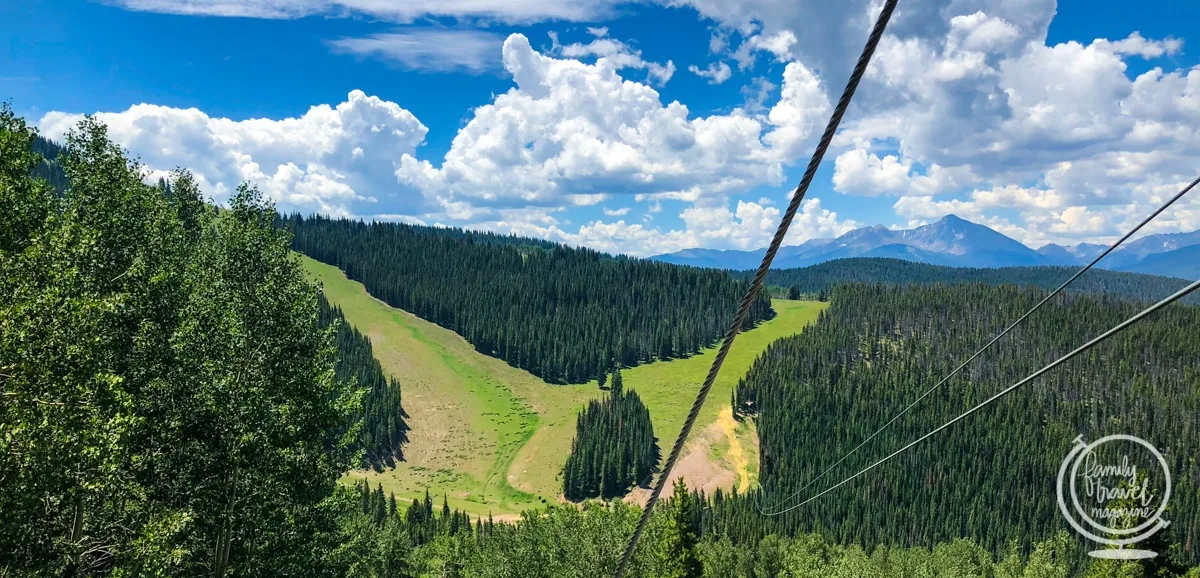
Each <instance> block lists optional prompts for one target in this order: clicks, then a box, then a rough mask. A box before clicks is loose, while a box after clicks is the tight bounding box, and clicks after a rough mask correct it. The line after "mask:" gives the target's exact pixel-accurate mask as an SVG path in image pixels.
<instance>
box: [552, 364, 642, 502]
mask: <svg viewBox="0 0 1200 578" xmlns="http://www.w3.org/2000/svg"><path fill="white" fill-rule="evenodd" d="M659 454H660V452H659V449H658V443H657V440H656V439H655V437H654V426H653V424H651V423H650V411H649V410H647V409H646V406H645V404H643V403H642V399H641V398H640V397H638V394H637V392H636V391H629V392H627V391H625V388H624V385H623V383H622V378H621V372H620V370H617V371H614V372H613V378H612V386H611V389H610V393H609V396H608V397H607V398H605V399H602V400H592V401H591V402H589V403H588V406H587V407H586V408H584V410H583V411H582V412H580V413H579V419H578V420H577V421H576V425H575V440H574V441H573V442H572V443H571V455H570V456H568V457H567V463H566V465H565V466H563V474H562V477H563V495H564V496H566V497H567V499H568V500H582V499H584V498H594V497H602V498H612V497H616V496H621V495H624V494H625V493H626V492H628V491H629V489H630V488H631V487H633V486H634V485H645V484H649V483H650V478H651V476H653V475H654V472H656V471H658V460H659Z"/></svg>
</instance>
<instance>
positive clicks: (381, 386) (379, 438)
mask: <svg viewBox="0 0 1200 578" xmlns="http://www.w3.org/2000/svg"><path fill="white" fill-rule="evenodd" d="M317 304H318V308H319V313H318V316H319V319H320V325H321V327H330V326H333V327H336V328H337V329H336V330H337V335H336V337H335V338H334V339H335V342H336V345H337V352H338V356H337V357H338V360H337V369H336V378H337V379H338V380H341V381H346V382H352V383H355V384H357V386H358V387H359V388H361V389H362V390H363V391H364V393H363V400H362V405H361V406H359V408H358V409H357V410H356V411H355V412H354V415H352V416H351V418H350V421H349V422H348V424H349V426H350V427H357V428H359V432H358V441H357V444H356V446H355V449H359V450H362V455H363V465H364V466H366V465H371V466H376V467H381V466H385V465H387V466H394V465H395V462H396V460H403V459H404V450H403V447H402V446H403V445H404V443H405V442H407V441H408V424H407V423H405V421H404V420H405V418H407V417H408V414H406V413H405V412H404V407H403V406H402V405H401V403H400V398H401V395H400V394H401V392H400V383H399V382H398V381H396V379H395V378H389V377H388V376H386V375H384V373H383V368H382V367H380V365H379V360H377V359H375V353H374V351H373V349H372V348H371V341H370V340H369V339H367V336H366V335H363V334H362V333H360V332H359V331H358V329H356V328H355V327H354V326H353V325H350V324H349V323H347V322H346V318H345V317H344V316H343V315H342V310H341V308H340V307H337V306H336V305H333V306H331V305H330V304H329V301H328V300H326V299H325V294H324V293H318V294H317Z"/></svg>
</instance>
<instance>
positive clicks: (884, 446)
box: [713, 285, 1200, 562]
mask: <svg viewBox="0 0 1200 578" xmlns="http://www.w3.org/2000/svg"><path fill="white" fill-rule="evenodd" d="M1044 294H1045V293H1044V292H1042V291H1037V290H1021V289H1017V288H1014V287H1011V286H1006V287H987V286H981V285H964V286H957V287H940V286H939V287H929V286H915V285H914V286H908V287H883V286H867V285H849V286H841V287H838V288H835V289H834V291H833V292H832V294H831V299H830V300H831V306H830V308H829V309H828V310H826V311H825V312H823V313H822V316H821V318H820V320H819V321H818V322H817V323H816V324H814V325H813V326H810V327H809V328H807V329H805V331H804V332H803V333H802V334H799V335H796V336H793V337H788V338H785V339H781V340H779V341H777V342H775V343H774V344H773V345H772V346H771V347H770V348H769V349H768V350H767V351H766V352H765V353H764V354H763V355H762V356H761V357H760V358H759V359H758V360H757V361H756V362H755V364H754V366H753V367H752V369H751V370H750V372H749V373H748V374H747V375H746V376H745V378H744V379H743V380H742V381H741V383H740V384H739V386H738V388H737V390H736V399H735V400H734V401H735V404H736V408H737V409H738V410H739V412H740V413H742V414H743V415H755V416H756V419H757V423H758V432H759V436H760V438H761V444H762V445H761V480H762V484H763V488H764V493H763V496H762V498H763V502H764V503H766V504H767V505H768V506H770V505H772V504H774V503H775V502H777V501H779V500H781V499H783V498H784V497H785V496H788V495H790V494H792V493H793V492H794V491H796V490H797V489H798V488H800V487H801V486H802V485H803V484H804V483H806V482H807V481H809V480H810V479H812V478H813V477H814V476H816V475H818V474H819V473H820V472H822V471H823V470H824V469H825V468H826V467H828V466H829V465H831V464H832V463H834V461H836V460H837V459H838V458H839V457H841V456H842V455H843V454H844V453H845V452H848V451H849V450H851V449H852V448H853V447H855V446H856V445H858V443H859V442H861V441H862V440H864V439H866V437H867V436H869V435H870V434H871V433H872V432H873V431H875V430H876V429H877V428H878V427H880V426H881V425H883V424H884V423H886V422H887V421H888V420H889V419H890V418H891V416H893V415H894V414H895V413H897V412H899V411H900V410H901V409H902V408H903V407H905V406H907V405H908V404H909V403H911V402H912V401H913V400H915V399H916V398H917V397H918V396H919V395H920V393H921V392H923V391H924V390H926V389H928V388H929V387H931V386H932V385H933V384H934V383H936V382H937V381H938V380H939V379H941V377H942V376H944V375H946V374H948V373H949V372H950V371H951V370H952V369H953V367H954V366H956V365H957V364H958V363H959V362H961V361H962V360H964V359H966V358H967V357H968V356H969V355H970V354H971V353H972V352H973V351H974V350H975V349H977V348H978V347H981V346H982V345H983V344H984V343H986V341H987V340H988V339H990V336H992V335H994V334H996V333H998V332H999V331H1000V330H1001V329H1002V328H1003V326H1004V325H1005V324H1007V323H1009V322H1011V321H1012V320H1013V319H1015V318H1016V317H1018V316H1019V315H1020V314H1021V313H1022V312H1024V311H1025V310H1026V309H1028V308H1029V307H1031V306H1032V305H1033V304H1034V303H1036V302H1037V301H1038V300H1039V299H1040V298H1041V297H1042V296H1043V295H1044ZM1137 310H1138V306H1137V305H1135V304H1133V303H1129V302H1126V301H1119V300H1115V299H1110V298H1104V297H1098V298H1097V297H1070V298H1065V299H1056V300H1055V301H1054V302H1052V303H1051V304H1048V305H1047V306H1046V307H1043V308H1042V309H1041V310H1040V311H1039V312H1038V313H1037V314H1035V315H1034V316H1032V317H1031V318H1030V319H1028V320H1027V322H1026V323H1025V324H1024V325H1023V326H1022V327H1020V328H1018V329H1016V330H1014V332H1013V333H1012V334H1010V336H1008V337H1006V338H1005V339H1004V340H1002V341H1001V342H1000V343H998V344H997V345H996V346H995V348H994V349H992V350H991V351H989V352H988V353H987V354H985V355H984V356H982V357H981V358H980V359H978V360H976V361H975V362H974V363H973V364H972V365H971V366H970V367H969V368H968V369H967V370H964V372H963V373H961V374H960V375H959V376H957V377H956V378H955V379H953V380H951V381H949V382H947V383H946V384H945V385H943V386H942V388H941V389H939V390H938V392H937V393H936V394H934V395H932V396H930V397H929V398H927V399H926V400H924V401H923V402H922V404H921V405H919V406H917V408H915V409H914V410H913V411H912V412H910V413H909V414H908V415H906V416H905V417H903V418H901V419H900V420H898V421H897V422H896V423H895V424H893V426H892V427H891V428H889V429H888V430H887V431H885V432H884V433H883V434H881V435H880V436H879V437H878V438H876V439H875V440H873V441H872V442H871V443H870V444H868V445H867V446H865V447H864V448H863V449H862V450H860V451H859V453H858V454H856V455H854V456H852V457H851V458H850V459H848V460H846V462H845V463H843V464H842V465H841V466H839V468H838V469H836V470H835V471H834V472H832V473H831V474H829V476H828V480H826V481H823V482H822V483H818V484H816V485H815V486H814V489H821V488H824V487H826V486H827V485H828V484H831V483H833V482H835V481H837V480H840V479H841V478H842V477H844V476H847V475H849V474H851V473H853V472H856V471H858V470H859V469H861V468H862V467H864V466H866V465H868V464H869V463H871V462H872V461H874V460H875V459H878V458H880V457H883V456H884V455H886V454H887V453H890V451H892V450H895V449H898V448H899V447H901V446H902V445H903V444H904V443H905V442H907V441H909V440H913V439H916V438H917V437H919V436H920V435H922V434H924V433H925V432H927V431H929V430H931V429H933V428H934V427H936V426H937V425H940V424H942V423H943V422H945V421H946V420H948V419H949V418H951V417H954V416H956V415H958V413H960V412H962V411H964V410H966V409H967V408H969V407H971V406H972V405H974V404H975V403H978V402H980V401H982V400H983V399H986V397H988V396H990V395H992V394H994V393H995V392H997V391H999V390H1001V389H1002V388H1003V387H1005V386H1007V385H1009V384H1011V383H1014V382H1016V381H1018V380H1019V379H1021V378H1023V377H1025V376H1026V375H1028V374H1030V373H1032V372H1033V371H1035V370H1036V369H1038V368H1040V367H1042V366H1043V365H1044V364H1046V363H1048V362H1050V361H1052V360H1054V359H1056V358H1058V357H1059V356H1061V355H1062V354H1065V353H1067V352H1068V351H1070V350H1071V349H1073V348H1074V347H1076V346H1078V345H1080V344H1082V343H1083V342H1084V341H1086V340H1087V339H1089V338H1091V337H1093V336H1096V335H1098V334H1100V333H1102V332H1103V331H1104V330H1106V329H1108V328H1109V327H1111V326H1113V325H1116V324H1117V323H1119V322H1120V321H1122V320H1124V319H1126V318H1128V317H1129V316H1131V315H1133V314H1134V313H1135V312H1136V311H1137ZM1197 327H1200V308H1196V307H1193V306H1184V305H1175V306H1171V307H1169V308H1168V309H1166V310H1164V311H1160V312H1158V313H1157V314H1155V315H1154V316H1152V317H1150V318H1149V319H1146V320H1144V321H1142V322H1141V323H1139V324H1137V325H1134V326H1133V327H1132V328H1130V329H1129V330H1127V331H1125V332H1124V333H1122V334H1119V335H1118V336H1116V337H1114V338H1112V339H1110V340H1109V341H1107V342H1105V343H1103V344H1101V345H1099V346H1097V347H1096V348H1094V349H1092V350H1090V351H1089V352H1088V353H1087V354H1085V355H1083V356H1081V357H1078V358H1076V359H1074V360H1072V361H1070V362H1069V364H1068V365H1066V366H1064V367H1062V368H1060V369H1059V370H1057V371H1055V372H1054V373H1052V374H1050V375H1047V376H1044V377H1043V378H1040V379H1038V380H1036V381H1035V382H1033V383H1030V384H1029V385H1027V386H1025V387H1024V388H1022V389H1020V390H1018V391H1017V392H1014V393H1013V394H1012V395H1010V396H1009V397H1006V398H1004V399H1003V400H1002V401H1000V402H998V403H996V404H994V405H992V406H990V407H988V408H986V409H984V410H983V411H980V412H979V413H976V414H974V415H973V416H971V417H970V418H968V419H967V420H965V421H964V422H962V423H960V424H956V425H955V426H953V427H952V429H950V430H948V431H945V432H943V433H942V434H940V435H938V436H935V437H934V438H931V439H930V440H928V441H927V442H926V443H925V444H924V445H922V446H918V447H917V448H914V449H913V450H911V451H910V452H909V453H908V454H906V455H904V456H902V457H900V458H897V459H896V460H894V461H893V462H889V463H888V464H885V465H884V466H882V467H880V468H879V469H877V470H875V471H873V472H871V473H869V474H867V475H866V476H864V477H863V478H862V479H861V480H857V481H855V482H852V483H851V485H849V486H848V487H843V488H840V489H838V490H836V491H835V492H834V493H831V494H829V495H828V496H826V497H825V498H823V499H820V500H818V501H816V502H814V503H812V504H809V505H807V506H805V507H803V508H801V509H798V510H796V511H794V512H791V513H789V514H786V515H784V516H782V517H779V518H769V519H764V518H763V517H762V516H760V515H759V514H758V513H757V511H756V510H755V509H754V506H753V504H752V501H751V500H735V501H733V502H732V503H730V504H726V505H723V506H722V508H720V510H722V511H723V512H725V515H724V516H723V517H722V516H718V518H720V519H717V520H714V522H713V523H714V524H718V525H719V524H727V525H730V526H727V529H728V530H729V531H732V532H735V533H743V535H744V536H749V535H752V534H755V533H758V534H762V533H769V532H771V531H777V530H778V531H783V532H785V533H790V532H796V531H801V532H803V531H809V530H811V529H814V528H820V529H821V532H822V533H823V534H824V535H826V536H827V537H829V538H832V539H834V540H835V541H838V542H843V543H862V544H866V545H872V544H880V543H888V544H913V545H930V544H934V543H937V542H942V541H947V540H952V539H954V538H956V537H973V538H975V539H977V540H979V542H980V543H981V544H982V545H984V546H985V547H987V548H990V549H992V550H993V551H1000V550H1002V549H1003V548H1004V547H1006V545H1007V544H1008V543H1009V541H1010V540H1017V541H1020V542H1022V543H1028V542H1029V541H1031V540H1041V539H1046V538H1048V537H1050V536H1052V535H1053V534H1054V532H1055V531H1056V530H1058V529H1060V528H1063V527H1065V526H1066V525H1065V522H1064V521H1063V520H1062V518H1061V516H1060V515H1059V513H1058V510H1057V505H1056V502H1055V492H1054V490H1053V483H1052V482H1053V480H1054V479H1055V476H1056V475H1057V471H1058V467H1059V464H1060V463H1061V461H1062V459H1063V457H1064V456H1065V455H1066V452H1067V450H1068V449H1069V448H1070V447H1071V445H1072V443H1073V442H1072V440H1074V439H1075V437H1076V436H1077V435H1081V434H1082V435H1083V436H1084V438H1085V439H1089V440H1092V439H1096V438H1098V437H1101V436H1103V435H1107V434H1111V433H1130V434H1133V435H1137V436H1139V437H1142V438H1145V439H1147V440H1150V441H1151V442H1152V443H1154V444H1155V445H1157V446H1158V447H1159V448H1160V449H1161V450H1162V451H1163V452H1164V453H1165V454H1166V456H1167V459H1168V461H1169V463H1170V466H1171V471H1172V474H1173V476H1174V477H1175V480H1176V484H1177V489H1176V492H1175V493H1174V494H1173V496H1172V498H1171V510H1170V516H1169V517H1170V519H1171V522H1172V523H1171V526H1170V527H1169V528H1168V530H1167V531H1166V532H1167V534H1166V536H1167V537H1168V538H1169V540H1170V541H1171V542H1173V543H1175V544H1177V545H1178V546H1179V548H1180V549H1181V552H1180V554H1181V555H1182V556H1183V557H1184V559H1186V560H1188V561H1193V562H1194V561H1195V560H1196V559H1197V558H1200V555H1198V552H1197V548H1200V501H1198V497H1200V496H1198V494H1197V489H1198V487H1200V486H1198V485H1197V480H1198V479H1200V464H1198V462H1197V461H1196V456H1197V455H1200V387H1198V383H1200V339H1197V333H1196V330H1197ZM801 495H802V496H808V495H810V492H807V491H806V492H802V493H801Z"/></svg>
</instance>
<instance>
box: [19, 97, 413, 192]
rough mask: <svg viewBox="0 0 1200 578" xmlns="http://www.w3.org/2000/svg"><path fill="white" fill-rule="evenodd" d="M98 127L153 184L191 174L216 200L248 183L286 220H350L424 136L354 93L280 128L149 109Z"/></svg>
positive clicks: (50, 128)
mask: <svg viewBox="0 0 1200 578" xmlns="http://www.w3.org/2000/svg"><path fill="white" fill-rule="evenodd" d="M81 118H82V116H81V115H78V114H67V113H61V112H50V113H47V114H46V115H45V116H43V117H42V118H41V120H40V121H39V122H38V126H39V128H40V129H41V131H42V132H43V133H44V134H46V135H47V136H49V137H50V138H56V139H61V138H62V137H63V135H65V134H66V132H67V131H68V130H70V129H71V128H73V127H74V126H75V125H76V124H77V123H78V122H79V120H81ZM96 118H97V119H99V120H100V121H101V122H103V123H105V124H106V125H108V131H109V135H110V137H111V138H112V139H113V140H114V141H116V142H118V143H120V144H121V145H122V146H124V147H126V148H127V149H129V150H131V151H132V152H134V153H135V154H137V155H138V156H139V157H140V159H141V161H142V163H144V164H145V165H146V167H147V168H148V169H149V170H150V171H152V174H160V173H163V172H165V171H168V170H171V169H173V168H174V167H177V166H185V167H188V168H190V169H191V170H192V171H193V172H194V173H196V175H197V177H198V178H199V180H200V182H201V185H202V186H203V189H204V191H205V192H207V193H209V194H211V195H213V196H214V197H215V198H216V199H218V200H221V199H223V198H225V197H227V196H228V195H229V194H230V193H231V192H232V191H233V189H234V188H236V187H237V185H238V184H239V183H240V182H242V181H251V182H253V183H256V184H257V185H258V186H259V187H260V188H261V189H262V190H263V191H264V192H265V193H267V194H269V195H270V196H271V197H273V198H274V199H275V200H276V202H277V203H278V205H279V207H280V209H282V210H298V211H306V212H311V211H320V212H323V213H328V214H334V215H348V214H351V213H352V212H353V211H352V205H356V204H363V203H369V202H371V201H373V200H375V199H374V197H373V196H372V195H374V194H377V193H378V192H380V191H384V190H394V189H396V188H397V187H396V186H395V180H394V177H393V176H392V172H393V171H394V170H395V167H394V164H393V163H394V161H395V160H397V159H399V158H400V157H401V155H404V154H408V153H412V152H413V151H414V150H416V147H417V145H419V144H420V143H421V142H422V141H423V140H424V138H425V134H426V132H427V131H428V129H426V127H425V125H423V124H421V122H420V121H419V120H417V118H416V117H415V116H413V115H412V113H410V112H408V111H407V110H404V109H403V108H400V106H399V105H397V104H395V103H391V102H386V101H383V100H380V99H379V98H376V97H373V96H367V95H365V94H363V93H362V92H361V91H357V90H356V91H354V92H351V93H350V94H349V96H348V97H347V99H346V101H345V102H343V103H341V104H338V105H337V106H335V107H331V106H328V105H319V106H314V107H312V108H310V109H309V110H308V112H307V113H305V114H304V115H303V116H300V117H297V118H286V119H282V120H270V119H248V120H243V121H234V120H230V119H227V118H212V117H209V116H208V115H206V114H204V113H203V112H201V111H199V110H196V109H194V108H191V109H178V108H169V107H165V106H155V105H150V104H139V105H135V106H132V107H130V108H129V109H128V110H126V111H123V112H101V113H97V114H96Z"/></svg>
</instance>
